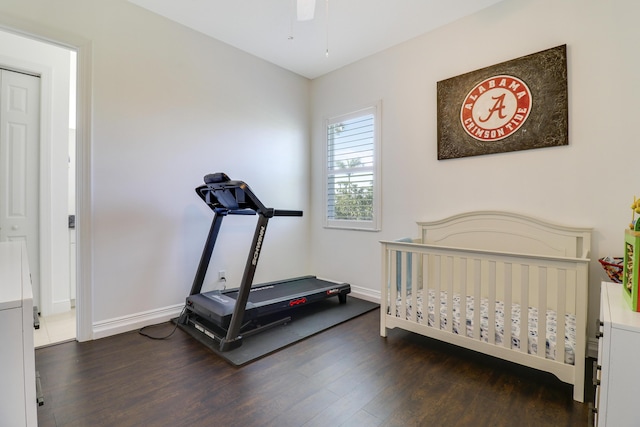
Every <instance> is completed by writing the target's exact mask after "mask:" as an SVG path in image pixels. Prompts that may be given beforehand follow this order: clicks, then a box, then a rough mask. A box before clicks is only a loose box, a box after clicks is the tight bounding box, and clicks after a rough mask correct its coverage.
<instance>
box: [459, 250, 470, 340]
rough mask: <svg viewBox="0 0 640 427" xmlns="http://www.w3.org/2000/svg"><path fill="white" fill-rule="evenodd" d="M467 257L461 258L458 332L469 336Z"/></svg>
mask: <svg viewBox="0 0 640 427" xmlns="http://www.w3.org/2000/svg"><path fill="white" fill-rule="evenodd" d="M467 275H468V271H467V258H460V323H459V325H458V333H459V334H460V335H464V336H465V337H466V336H467V297H466V296H467V295H469V293H468V292H467Z"/></svg>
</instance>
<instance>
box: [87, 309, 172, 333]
mask: <svg viewBox="0 0 640 427" xmlns="http://www.w3.org/2000/svg"><path fill="white" fill-rule="evenodd" d="M183 307H184V304H176V305H171V306H169V307H164V308H159V309H156V310H149V311H143V312H140V313H134V314H131V315H129V316H122V317H116V318H113V319H108V320H102V321H100V322H95V323H94V324H93V339H94V340H95V339H99V338H105V337H109V336H111V335H117V334H121V333H123V332H129V331H134V330H136V329H140V328H143V327H145V326H149V325H155V324H158V323H164V322H168V321H169V320H171V319H173V318H175V317H178V316H179V315H180V313H181V312H182V309H183Z"/></svg>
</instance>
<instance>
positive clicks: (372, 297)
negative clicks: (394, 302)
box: [349, 285, 380, 304]
mask: <svg viewBox="0 0 640 427" xmlns="http://www.w3.org/2000/svg"><path fill="white" fill-rule="evenodd" d="M349 295H350V296H352V297H354V298H359V299H363V300H365V301H369V302H375V303H378V304H380V291H379V290H372V289H369V288H362V287H360V286H354V285H351V293H350V294H349Z"/></svg>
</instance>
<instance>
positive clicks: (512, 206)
mask: <svg viewBox="0 0 640 427" xmlns="http://www.w3.org/2000/svg"><path fill="white" fill-rule="evenodd" d="M639 15H640V2H635V1H631V0H627V1H625V0H613V1H608V2H602V1H598V0H565V1H560V2H559V1H555V0H506V1H504V2H501V3H499V4H497V5H495V6H492V7H490V8H488V9H485V10H483V11H481V12H479V13H477V14H475V15H472V16H470V17H467V18H465V19H462V20H460V21H457V22H454V23H452V24H450V25H447V26H445V27H443V28H441V29H438V30H437V31H434V32H431V33H429V34H425V35H423V36H421V37H418V38H416V39H414V40H411V41H409V42H407V43H404V44H402V45H400V46H397V47H394V48H392V49H389V50H387V51H385V52H383V53H380V54H378V55H374V56H372V57H369V58H367V59H364V60H362V61H359V62H357V63H355V64H352V65H350V66H348V67H345V68H343V69H340V70H338V71H335V72H333V73H331V74H329V75H326V76H324V77H321V78H318V79H316V80H314V81H313V82H312V119H311V123H312V144H313V145H312V146H313V150H312V175H311V176H312V194H313V199H312V201H311V205H312V209H313V210H314V212H322V203H323V201H322V179H321V177H322V165H323V155H322V149H323V129H322V119H323V117H324V116H326V115H332V114H337V113H342V112H345V111H349V108H350V107H352V106H354V105H360V104H362V103H365V102H369V101H372V100H374V101H375V100H376V99H382V102H383V109H382V116H383V119H382V135H383V136H382V146H383V150H382V162H383V163H382V168H383V177H382V185H383V188H382V191H383V216H382V220H383V226H382V231H381V232H379V233H367V232H355V231H336V230H326V229H323V228H322V218H321V217H320V216H314V218H313V222H312V232H311V241H312V242H313V246H312V248H313V249H312V257H311V259H312V260H313V266H312V270H314V271H316V272H317V274H319V275H327V276H330V277H333V278H336V279H339V280H344V281H347V282H350V283H351V284H352V285H354V286H355V287H356V288H361V289H360V291H361V292H363V293H372V294H375V293H377V295H379V287H380V269H379V268H371V266H372V265H379V258H380V247H379V244H378V240H380V239H393V238H399V237H404V236H416V235H417V226H416V225H415V221H418V220H426V219H438V218H443V217H445V216H448V215H450V214H455V213H460V212H464V211H470V210H483V209H496V210H508V211H514V212H519V213H524V214H529V215H532V216H536V217H539V218H543V219H547V220H551V221H554V222H558V223H563V224H568V225H576V226H585V227H593V229H594V233H593V245H592V256H591V258H592V262H591V271H590V275H591V279H590V289H589V292H590V302H589V310H590V311H589V313H590V317H591V320H590V321H589V325H590V328H591V327H592V326H591V325H592V324H593V323H594V322H595V318H596V317H597V312H598V304H599V283H600V281H601V280H602V279H603V278H605V276H604V273H602V272H601V269H600V267H599V266H598V263H597V259H598V258H599V257H601V256H604V255H608V254H610V255H618V256H619V255H621V254H622V248H623V232H624V231H623V230H624V228H625V227H626V226H627V224H628V223H629V220H630V217H631V212H630V209H629V206H630V204H631V202H632V201H633V196H634V194H635V195H640V187H639V180H638V158H639V154H640V145H639V144H638V137H637V131H636V126H635V124H636V123H637V117H636V116H637V113H638V107H637V100H638V99H639V97H640V80H639V79H638V78H637V70H638V68H640V57H639V56H638V55H637V51H638V40H640V27H638V25H637V23H636V19H637V16H639ZM562 44H567V49H568V53H567V55H568V81H569V139H570V143H569V145H568V146H565V147H555V148H545V149H539V150H528V151H520V152H512V153H505V154H497V155H489V156H480V157H472V158H463V159H454V160H445V161H438V160H437V157H436V147H437V140H436V130H437V128H436V82H438V81H440V80H443V79H446V78H449V77H454V76H456V75H459V74H462V73H465V72H469V71H473V70H476V69H479V68H483V67H485V66H489V65H493V64H496V63H499V62H503V61H506V60H509V59H513V58H517V57H520V56H523V55H526V54H530V53H534V52H538V51H541V50H544V49H547V48H551V47H554V46H558V45H562ZM589 336H593V334H592V333H590V334H589Z"/></svg>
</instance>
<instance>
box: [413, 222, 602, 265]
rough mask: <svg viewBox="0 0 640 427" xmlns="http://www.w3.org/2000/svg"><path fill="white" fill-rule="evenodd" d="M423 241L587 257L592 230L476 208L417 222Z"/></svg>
mask: <svg viewBox="0 0 640 427" xmlns="http://www.w3.org/2000/svg"><path fill="white" fill-rule="evenodd" d="M418 226H419V227H420V232H421V236H422V243H426V244H435V245H440V246H451V247H457V248H469V249H480V250H492V251H500V252H509V253H522V254H530V255H544V256H556V257H571V258H588V257H589V251H590V249H591V229H590V228H579V227H569V226H563V225H559V224H553V223H550V222H546V221H542V220H540V219H537V218H532V217H528V216H525V215H521V214H516V213H511V212H499V211H475V212H467V213H462V214H459V215H454V216H451V217H448V218H445V219H441V220H438V221H424V222H418Z"/></svg>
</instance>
